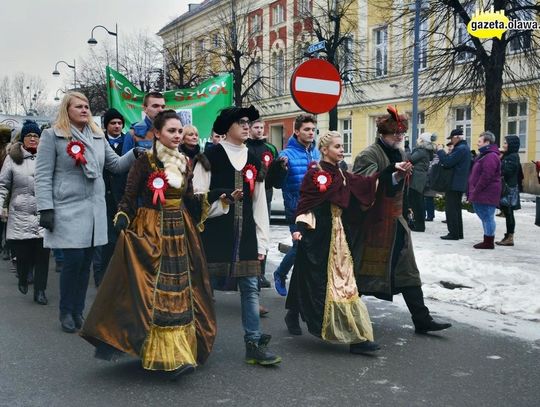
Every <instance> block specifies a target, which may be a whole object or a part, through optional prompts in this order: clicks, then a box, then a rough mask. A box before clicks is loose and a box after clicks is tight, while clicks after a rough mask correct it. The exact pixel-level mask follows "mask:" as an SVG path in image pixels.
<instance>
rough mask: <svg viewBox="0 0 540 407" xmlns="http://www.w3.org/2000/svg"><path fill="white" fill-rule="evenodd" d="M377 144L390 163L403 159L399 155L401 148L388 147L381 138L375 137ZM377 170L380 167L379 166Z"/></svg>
mask: <svg viewBox="0 0 540 407" xmlns="http://www.w3.org/2000/svg"><path fill="white" fill-rule="evenodd" d="M377 144H378V145H380V146H381V147H382V149H383V151H384V154H386V156H387V157H388V159H389V160H390V163H391V164H395V163H399V162H401V161H403V157H402V156H401V150H400V149H399V148H392V147H390V146H389V145H387V144H385V142H384V141H383V139H382V138H380V137H379V138H378V139H377ZM379 170H381V169H380V168H379Z"/></svg>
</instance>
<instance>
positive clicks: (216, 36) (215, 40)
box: [212, 33, 219, 48]
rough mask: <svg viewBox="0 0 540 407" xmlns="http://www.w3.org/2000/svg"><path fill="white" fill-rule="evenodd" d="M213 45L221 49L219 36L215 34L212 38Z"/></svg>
mask: <svg viewBox="0 0 540 407" xmlns="http://www.w3.org/2000/svg"><path fill="white" fill-rule="evenodd" d="M212 45H214V48H219V34H218V33H215V34H214V35H213V36H212Z"/></svg>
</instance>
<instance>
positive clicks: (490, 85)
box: [484, 39, 506, 145]
mask: <svg viewBox="0 0 540 407" xmlns="http://www.w3.org/2000/svg"><path fill="white" fill-rule="evenodd" d="M505 58H506V54H505V47H504V44H503V43H501V41H498V40H496V39H494V40H493V48H492V51H491V55H490V57H489V63H488V66H487V67H485V75H486V86H485V98H486V100H485V111H484V114H485V116H484V129H485V130H489V131H491V132H493V133H494V134H495V140H496V143H497V144H498V145H500V140H501V101H502V87H503V71H504V63H505Z"/></svg>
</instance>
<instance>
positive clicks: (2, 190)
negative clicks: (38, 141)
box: [0, 143, 44, 240]
mask: <svg viewBox="0 0 540 407" xmlns="http://www.w3.org/2000/svg"><path fill="white" fill-rule="evenodd" d="M35 158H36V156H35V155H33V154H31V153H29V152H28V151H26V150H25V149H24V148H22V145H21V143H15V144H13V145H12V146H11V149H10V150H9V155H8V156H6V159H5V161H4V165H3V166H2V171H1V172H0V207H3V206H4V203H5V200H6V199H8V196H9V194H10V192H11V198H10V200H9V216H8V221H7V232H6V239H7V240H26V239H40V238H42V237H43V232H44V230H43V228H40V227H39V222H38V215H37V205H36V197H35V193H34V172H35V168H36V160H35Z"/></svg>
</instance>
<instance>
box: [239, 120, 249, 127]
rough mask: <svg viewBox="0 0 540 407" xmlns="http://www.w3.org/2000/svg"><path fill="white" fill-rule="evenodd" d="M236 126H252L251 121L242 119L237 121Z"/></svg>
mask: <svg viewBox="0 0 540 407" xmlns="http://www.w3.org/2000/svg"><path fill="white" fill-rule="evenodd" d="M236 124H238V125H239V126H244V125H248V126H249V125H251V121H249V120H248V119H240V120H237V121H236Z"/></svg>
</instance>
